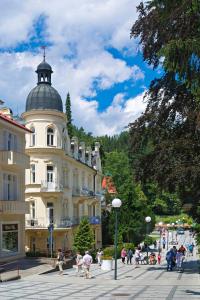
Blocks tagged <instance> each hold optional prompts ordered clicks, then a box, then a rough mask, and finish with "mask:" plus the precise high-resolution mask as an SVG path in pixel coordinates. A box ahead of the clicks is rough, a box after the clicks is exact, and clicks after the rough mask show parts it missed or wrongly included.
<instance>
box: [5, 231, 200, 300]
mask: <svg viewBox="0 0 200 300" xmlns="http://www.w3.org/2000/svg"><path fill="white" fill-rule="evenodd" d="M188 238H189V236H187V235H184V236H182V237H180V241H179V242H180V244H181V243H184V242H185V241H186V240H187V239H188ZM91 273H92V278H91V279H84V278H82V277H77V276H76V274H75V270H73V269H69V270H65V271H64V275H63V276H59V275H58V273H51V274H46V275H32V276H28V277H26V278H24V279H22V280H18V281H13V282H7V283H1V284H0V299H1V300H7V299H9V300H14V299H19V300H21V299H42V300H51V299H52V300H59V299H72V300H73V299H74V300H75V299H76V300H78V299H82V300H83V299H85V300H95V299H111V300H115V299H116V300H117V299H118V300H123V299H124V300H127V299H148V300H151V299H152V300H154V299H166V300H170V299H179V300H182V299H186V300H187V299H200V275H199V268H198V264H197V257H196V255H195V254H194V256H188V257H187V258H186V261H185V262H184V272H183V273H179V272H177V271H176V270H174V271H172V272H167V271H166V265H165V261H164V254H163V264H161V265H160V266H158V265H153V266H150V265H140V266H139V267H138V268H136V267H135V266H134V265H124V264H122V263H121V262H118V280H117V281H116V280H113V275H114V274H113V273H114V271H111V272H110V271H109V272H108V271H102V270H101V269H100V268H99V267H98V266H97V265H93V266H92V272H91Z"/></svg>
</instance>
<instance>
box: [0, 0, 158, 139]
mask: <svg viewBox="0 0 200 300" xmlns="http://www.w3.org/2000/svg"><path fill="white" fill-rule="evenodd" d="M138 3H139V1H138V0H135V1H134V0H118V1H116V0H101V1H98V0H75V1H73V2H72V1H70V0H59V1H52V2H49V1H46V0H43V1H42V0H27V1H20V0H12V1H11V0H2V1H1V2H0V15H1V18H0V25H1V26H0V67H1V72H0V99H2V100H4V101H5V104H6V105H7V106H10V107H11V108H12V109H13V111H14V112H15V113H16V112H18V113H22V112H23V111H24V109H25V102H26V97H27V95H28V93H29V92H30V90H31V89H32V88H33V87H34V86H35V85H36V74H35V72H34V71H35V69H36V67H37V65H38V64H39V63H40V62H41V60H42V50H41V48H40V47H41V46H42V45H45V46H46V47H47V50H46V60H47V61H48V63H50V64H51V66H52V68H53V71H54V73H53V77H52V83H53V86H54V87H55V88H56V89H57V90H58V92H59V93H60V95H61V97H62V99H63V102H65V98H66V94H67V92H68V91H69V92H70V95H71V102H72V114H73V120H74V123H75V124H76V125H77V126H83V127H84V128H85V129H86V131H90V132H93V134H95V135H102V134H109V135H113V134H116V133H119V132H120V131H122V130H123V129H124V128H125V127H126V126H127V125H128V123H129V122H132V121H134V120H135V119H136V118H137V117H138V116H139V115H140V114H141V113H142V112H143V111H144V109H145V103H144V102H143V94H144V92H145V90H146V89H147V88H148V86H149V83H150V81H151V80H152V79H153V78H154V77H155V76H160V74H159V70H158V71H154V70H152V68H151V67H150V66H148V65H147V64H146V63H145V62H143V59H142V54H141V51H140V46H139V45H138V41H137V40H134V39H131V40H130V28H131V25H132V24H133V23H134V21H135V20H136V18H137V12H136V6H137V5H138Z"/></svg>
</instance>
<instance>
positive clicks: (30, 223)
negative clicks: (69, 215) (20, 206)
mask: <svg viewBox="0 0 200 300" xmlns="http://www.w3.org/2000/svg"><path fill="white" fill-rule="evenodd" d="M48 225H49V222H48V220H47V219H45V218H28V219H26V228H33V229H34V228H43V229H45V228H47V227H48Z"/></svg>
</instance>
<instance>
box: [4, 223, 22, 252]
mask: <svg viewBox="0 0 200 300" xmlns="http://www.w3.org/2000/svg"><path fill="white" fill-rule="evenodd" d="M18 243H19V241H18V224H2V251H3V252H5V253H6V254H8V255H9V254H12V253H16V252H18V247H19V245H18Z"/></svg>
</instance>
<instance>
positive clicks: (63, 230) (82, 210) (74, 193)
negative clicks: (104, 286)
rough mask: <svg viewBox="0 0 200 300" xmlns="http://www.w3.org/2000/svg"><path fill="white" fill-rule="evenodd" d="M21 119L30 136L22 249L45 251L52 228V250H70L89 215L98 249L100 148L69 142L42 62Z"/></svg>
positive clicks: (63, 117)
mask: <svg viewBox="0 0 200 300" xmlns="http://www.w3.org/2000/svg"><path fill="white" fill-rule="evenodd" d="M36 73H37V75H38V84H37V86H36V87H35V88H33V89H32V90H31V92H30V93H29V95H28V97H27V101H26V112H24V113H23V115H22V117H23V118H24V120H25V123H26V127H27V128H29V129H30V130H31V131H32V134H30V133H29V134H27V136H26V153H27V154H28V155H29V156H30V169H28V170H27V171H26V190H25V198H26V201H27V202H29V203H30V213H29V214H27V215H26V248H27V250H30V251H40V252H45V253H46V252H47V251H49V247H50V245H49V241H50V239H49V236H50V234H49V231H48V226H49V225H50V224H53V225H54V230H53V249H54V250H56V249H58V248H62V249H64V250H67V249H72V245H73V235H74V229H75V228H76V226H77V225H78V224H79V222H80V219H81V218H82V217H83V216H87V217H88V219H89V221H90V223H91V226H92V227H93V230H94V236H95V244H96V247H100V246H101V243H102V242H101V241H102V238H101V217H100V216H101V202H100V193H101V160H100V155H99V147H100V145H99V143H96V144H95V149H94V150H93V151H92V150H91V148H90V147H85V144H84V143H83V142H81V143H78V140H77V139H76V138H75V137H74V138H72V140H71V141H70V138H69V136H68V132H67V128H66V121H67V120H66V115H65V114H64V113H63V105H62V100H61V97H60V95H59V94H58V92H57V91H56V90H55V89H54V88H53V87H52V86H51V74H52V69H51V66H50V65H49V64H48V63H47V62H46V61H45V58H44V61H43V62H42V63H40V64H39V65H38V67H37V71H36Z"/></svg>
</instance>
